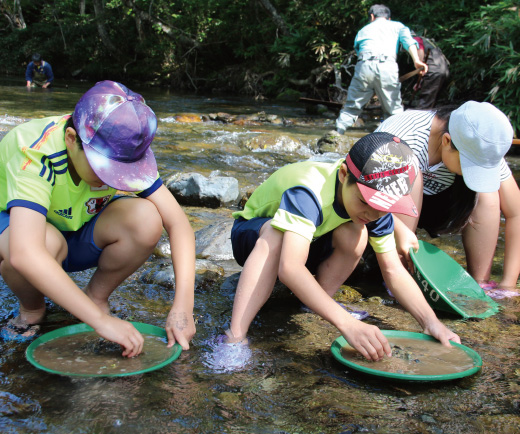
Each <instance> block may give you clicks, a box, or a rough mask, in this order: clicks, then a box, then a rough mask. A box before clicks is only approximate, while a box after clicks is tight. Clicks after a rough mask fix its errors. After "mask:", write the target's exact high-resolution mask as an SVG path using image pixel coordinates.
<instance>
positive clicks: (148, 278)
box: [140, 261, 175, 288]
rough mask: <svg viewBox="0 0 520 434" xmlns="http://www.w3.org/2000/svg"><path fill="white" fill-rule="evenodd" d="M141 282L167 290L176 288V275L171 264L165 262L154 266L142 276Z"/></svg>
mask: <svg viewBox="0 0 520 434" xmlns="http://www.w3.org/2000/svg"><path fill="white" fill-rule="evenodd" d="M140 281H141V282H142V283H148V284H154V285H160V286H163V287H165V288H175V273H174V272H173V266H172V264H171V262H168V261H164V262H161V263H158V264H155V265H153V266H152V267H150V268H149V269H148V270H146V271H145V272H144V273H143V274H142V275H141V277H140Z"/></svg>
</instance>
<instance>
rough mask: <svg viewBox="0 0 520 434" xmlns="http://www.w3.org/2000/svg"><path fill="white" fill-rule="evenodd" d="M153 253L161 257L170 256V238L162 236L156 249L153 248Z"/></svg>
mask: <svg viewBox="0 0 520 434" xmlns="http://www.w3.org/2000/svg"><path fill="white" fill-rule="evenodd" d="M153 254H154V255H155V256H158V257H159V258H170V257H171V254H172V249H171V246H170V240H169V239H168V237H165V236H163V237H161V239H160V240H159V242H158V243H157V245H156V246H155V249H154V250H153Z"/></svg>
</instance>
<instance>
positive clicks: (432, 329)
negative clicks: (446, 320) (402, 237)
mask: <svg viewBox="0 0 520 434" xmlns="http://www.w3.org/2000/svg"><path fill="white" fill-rule="evenodd" d="M376 257H377V260H378V262H379V267H380V268H381V272H382V274H383V279H384V280H385V283H386V285H387V286H388V288H389V289H390V291H392V294H394V296H395V298H396V299H397V301H398V302H399V303H400V304H401V305H402V306H403V307H404V308H405V309H406V310H407V311H408V312H410V314H412V316H413V317H414V318H415V319H416V320H417V322H418V323H419V324H420V325H421V326H422V328H423V331H424V333H426V334H429V335H432V336H433V337H434V338H436V339H437V340H439V341H440V342H441V343H442V344H443V345H446V346H449V345H450V343H449V341H450V340H452V341H454V342H457V343H459V344H460V338H459V336H458V335H456V334H455V333H453V332H452V331H451V330H449V329H448V328H447V327H446V326H445V325H444V324H442V323H441V322H440V321H439V319H438V318H437V316H436V315H435V312H434V311H433V309H432V308H431V307H430V305H429V304H428V302H427V301H426V299H425V298H424V295H423V293H422V292H421V290H420V288H419V287H418V286H417V284H416V283H415V281H414V280H413V277H412V276H411V275H410V274H409V273H408V271H406V269H405V268H404V267H403V264H402V263H401V261H400V260H399V256H398V255H397V252H396V251H395V250H392V251H390V252H385V253H376Z"/></svg>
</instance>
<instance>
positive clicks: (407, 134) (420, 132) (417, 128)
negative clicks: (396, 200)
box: [376, 110, 512, 196]
mask: <svg viewBox="0 0 520 434" xmlns="http://www.w3.org/2000/svg"><path fill="white" fill-rule="evenodd" d="M434 117H435V111H425V110H407V111H404V112H403V113H400V114H397V115H394V116H391V117H389V118H388V119H387V120H385V121H384V122H383V123H382V124H381V125H380V126H379V127H378V128H377V129H376V131H378V132H387V133H390V134H393V135H395V136H397V137H399V138H400V139H402V140H404V141H405V142H406V143H407V144H408V145H409V146H410V148H412V150H413V152H414V154H415V155H416V157H417V159H418V160H419V167H420V168H421V171H422V173H423V183H424V188H423V190H424V194H426V195H428V196H430V195H434V194H438V193H440V192H442V191H444V190H445V189H447V188H448V187H450V186H451V185H452V184H453V182H454V180H455V174H454V173H452V172H450V171H449V170H448V168H447V167H446V166H445V165H444V164H443V163H442V162H441V163H438V164H435V165H433V166H430V165H429V163H428V139H429V138H430V132H431V127H432V122H433V118H434ZM511 175H512V173H511V169H510V168H509V166H508V165H507V162H506V160H505V159H503V158H502V162H501V164H500V181H501V182H502V181H505V180H506V179H507V178H508V177H510V176H511Z"/></svg>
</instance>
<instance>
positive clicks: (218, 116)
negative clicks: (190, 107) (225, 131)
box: [208, 112, 237, 124]
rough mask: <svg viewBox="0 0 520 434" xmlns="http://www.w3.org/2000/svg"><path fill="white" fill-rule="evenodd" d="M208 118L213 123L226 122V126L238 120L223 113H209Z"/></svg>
mask: <svg viewBox="0 0 520 434" xmlns="http://www.w3.org/2000/svg"><path fill="white" fill-rule="evenodd" d="M208 117H209V119H210V120H212V121H216V122H224V123H226V124H230V123H231V122H234V121H236V119H237V117H236V116H233V115H230V114H229V113H223V112H220V113H209V114H208Z"/></svg>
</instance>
